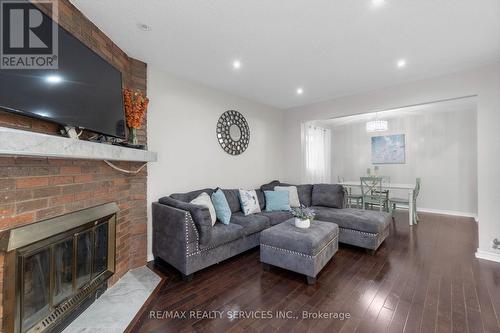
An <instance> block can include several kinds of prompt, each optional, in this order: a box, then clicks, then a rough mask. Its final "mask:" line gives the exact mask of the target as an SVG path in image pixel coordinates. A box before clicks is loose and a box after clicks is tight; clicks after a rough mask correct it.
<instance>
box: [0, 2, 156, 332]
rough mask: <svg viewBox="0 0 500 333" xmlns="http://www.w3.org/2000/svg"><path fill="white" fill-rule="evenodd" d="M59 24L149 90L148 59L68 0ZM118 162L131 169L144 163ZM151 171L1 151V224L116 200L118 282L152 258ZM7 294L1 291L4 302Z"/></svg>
mask: <svg viewBox="0 0 500 333" xmlns="http://www.w3.org/2000/svg"><path fill="white" fill-rule="evenodd" d="M42 9H43V8H42ZM49 14H50V13H49ZM59 24H60V25H61V26H62V27H64V28H65V29H67V30H68V31H70V32H71V33H72V34H73V35H74V36H75V37H77V38H78V39H79V40H81V41H82V42H83V43H84V44H86V45H87V46H88V47H90V48H91V49H92V50H94V51H95V52H96V53H97V54H99V55H100V56H102V57H103V58H104V59H106V60H107V61H108V62H109V63H111V64H112V65H114V66H115V67H116V68H118V69H119V70H120V71H121V72H122V77H123V86H124V87H130V88H133V89H141V90H143V91H145V90H146V86H147V80H146V64H145V63H143V62H141V61H138V60H135V59H132V58H129V57H128V56H127V55H126V54H125V53H124V52H123V51H122V50H120V48H119V47H118V46H117V45H116V44H114V43H113V42H112V41H111V40H110V39H109V38H108V37H107V36H106V35H104V33H103V32H101V31H100V30H99V29H98V28H97V27H96V26H95V25H94V24H92V22H90V21H89V20H88V19H87V18H86V17H85V16H84V15H83V14H82V13H81V12H79V11H78V10H77V9H76V8H75V7H74V6H73V5H72V4H71V3H70V2H69V1H67V0H60V1H59ZM0 126H7V127H13V128H20V129H25V130H31V131H36V132H43V133H49V134H57V132H58V129H59V127H58V126H57V125H55V124H52V123H49V122H45V121H41V120H37V119H32V118H28V117H22V116H18V115H13V114H10V113H7V112H5V111H1V110H0ZM146 128H147V127H146V121H145V122H144V124H143V126H142V128H141V129H140V130H138V136H139V141H140V142H141V143H146V133H147V132H146ZM117 164H118V165H119V166H120V167H122V168H125V169H137V168H138V167H139V166H140V165H141V163H132V162H121V163H117ZM146 176H147V170H146V168H145V169H144V170H143V171H141V172H140V174H138V175H129V174H124V173H121V172H118V171H115V170H113V169H112V168H110V167H109V166H107V165H106V164H105V163H104V162H102V161H91V160H68V159H51V158H26V157H5V156H3V157H0V230H6V229H9V228H13V227H17V226H20V225H24V224H27V223H33V222H37V221H41V220H44V219H47V218H50V217H54V216H58V215H62V214H66V213H69V212H72V211H76V210H80V209H84V208H87V207H92V206H95V205H99V204H103V203H107V202H113V201H114V202H116V203H118V205H119V207H120V211H119V213H118V216H117V235H116V239H117V243H116V251H117V252H116V259H117V261H116V263H117V264H116V274H115V275H114V276H113V278H112V279H111V281H110V283H114V282H116V281H117V280H118V279H119V278H120V277H121V276H122V275H123V274H125V273H126V272H127V271H128V270H130V269H132V268H135V267H138V266H142V265H144V264H145V263H146V219H147V215H146ZM4 269H8V268H4V267H3V256H2V255H1V254H0V283H1V285H0V291H3V286H4V285H5V284H4V283H3V271H4ZM1 299H2V297H1V293H0V304H2V302H1ZM0 312H1V308H0ZM2 320H3V316H2ZM0 327H2V326H1V323H0Z"/></svg>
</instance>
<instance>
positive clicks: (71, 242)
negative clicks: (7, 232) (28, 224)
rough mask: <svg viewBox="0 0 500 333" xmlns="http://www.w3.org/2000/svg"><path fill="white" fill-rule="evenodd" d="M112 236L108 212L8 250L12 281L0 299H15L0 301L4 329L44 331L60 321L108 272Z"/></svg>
mask: <svg viewBox="0 0 500 333" xmlns="http://www.w3.org/2000/svg"><path fill="white" fill-rule="evenodd" d="M73 214H75V213H73ZM44 222H45V221H44ZM25 234H29V233H28V232H25ZM114 235H115V215H112V216H106V217H104V218H100V219H98V220H94V221H92V222H87V223H85V224H82V225H78V226H77V227H76V228H71V229H69V230H66V231H65V232H60V233H57V234H55V235H52V236H50V237H47V238H43V239H41V240H40V241H38V242H34V243H32V244H29V245H27V246H24V247H20V248H18V249H16V251H11V252H8V256H9V258H10V261H11V263H13V264H15V266H16V269H14V270H13V271H14V272H15V274H16V275H15V276H12V280H14V281H16V283H15V286H14V288H13V289H11V288H9V290H15V294H14V295H13V297H4V301H5V300H6V299H9V300H16V301H15V302H14V303H8V304H5V305H4V306H5V308H6V310H7V312H8V313H9V314H10V315H11V316H10V318H12V319H13V320H12V321H11V322H8V324H7V327H6V328H7V329H8V330H6V332H7V331H8V332H15V333H26V332H29V333H31V332H46V331H53V330H54V328H55V327H60V326H63V325H60V324H61V323H62V322H63V321H64V319H65V318H66V317H68V315H69V314H70V313H71V312H72V311H74V310H75V309H76V308H78V307H80V306H82V304H83V303H84V302H85V301H86V300H87V299H89V298H90V297H91V296H92V295H93V294H95V293H96V292H97V290H98V288H101V287H102V285H103V284H104V283H105V281H106V280H107V279H108V278H109V277H110V276H111V275H112V274H113V272H114V265H115V260H114V259H115V258H114V253H115V243H114V238H115V237H114ZM110 254H111V256H110ZM6 281H7V280H6ZM94 296H95V295H94Z"/></svg>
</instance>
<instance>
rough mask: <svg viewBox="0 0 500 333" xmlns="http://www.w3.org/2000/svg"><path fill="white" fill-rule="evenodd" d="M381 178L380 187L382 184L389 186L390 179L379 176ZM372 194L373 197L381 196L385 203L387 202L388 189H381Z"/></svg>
mask: <svg viewBox="0 0 500 333" xmlns="http://www.w3.org/2000/svg"><path fill="white" fill-rule="evenodd" d="M380 178H382V185H383V184H389V183H390V182H391V177H390V176H380ZM373 194H375V195H383V196H385V198H386V199H387V202H389V189H385V190H384V189H383V190H381V191H377V190H373Z"/></svg>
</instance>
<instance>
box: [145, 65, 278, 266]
mask: <svg viewBox="0 0 500 333" xmlns="http://www.w3.org/2000/svg"><path fill="white" fill-rule="evenodd" d="M148 97H149V99H150V101H151V102H150V104H149V108H148V148H149V149H150V150H152V151H156V152H158V158H159V160H158V162H157V163H151V164H150V165H149V167H148V258H149V259H150V260H151V259H152V254H151V237H150V235H151V203H152V202H154V201H156V200H158V199H159V198H160V197H162V196H166V195H169V194H171V193H174V192H187V191H192V190H197V189H200V188H206V187H209V188H215V187H217V186H220V187H223V188H257V187H259V186H260V185H262V184H264V183H266V182H268V181H270V180H273V179H278V178H279V176H280V172H282V170H283V141H282V140H283V131H284V124H283V111H280V110H278V109H275V108H272V107H269V106H265V105H262V104H258V103H255V102H252V101H249V100H247V99H244V98H241V97H237V96H234V95H230V94H227V93H224V92H221V91H218V90H215V89H212V88H209V87H206V86H203V85H200V84H196V83H192V82H188V81H185V80H181V79H178V78H175V77H173V76H172V75H170V74H168V73H166V72H162V71H160V70H159V69H157V68H155V67H151V66H148ZM227 110H237V111H239V112H241V113H242V114H243V115H244V116H245V118H246V120H247V122H248V124H249V126H250V144H249V146H248V148H247V150H246V151H245V152H244V153H243V154H241V155H239V156H231V155H229V154H227V153H226V152H224V151H223V150H222V148H221V147H220V146H219V143H218V142H217V140H216V136H215V129H216V124H217V120H218V119H219V116H220V115H221V114H222V113H223V112H225V111H227Z"/></svg>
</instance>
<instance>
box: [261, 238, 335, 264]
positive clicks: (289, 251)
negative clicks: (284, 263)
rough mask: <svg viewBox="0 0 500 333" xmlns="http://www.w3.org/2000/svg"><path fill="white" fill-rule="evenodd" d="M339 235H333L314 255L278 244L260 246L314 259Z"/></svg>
mask: <svg viewBox="0 0 500 333" xmlns="http://www.w3.org/2000/svg"><path fill="white" fill-rule="evenodd" d="M338 237H339V236H338V235H337V236H335V237H333V238H332V239H331V240H330V241H329V242H328V243H326V245H325V246H323V248H322V249H321V250H320V251H319V252H318V253H316V254H315V255H313V256H311V255H309V254H304V253H301V252H297V251H292V250H287V249H282V248H281V247H276V246H272V245H267V244H260V246H265V247H268V248H271V249H274V250H278V251H282V252H286V253H290V254H295V255H297V256H301V257H306V258H309V259H313V258H314V257H316V256H317V255H319V254H320V253H321V252H323V251H324V250H325V249H326V248H327V247H328V245H330V244H331V243H333V241H335V240H336V239H338Z"/></svg>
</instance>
